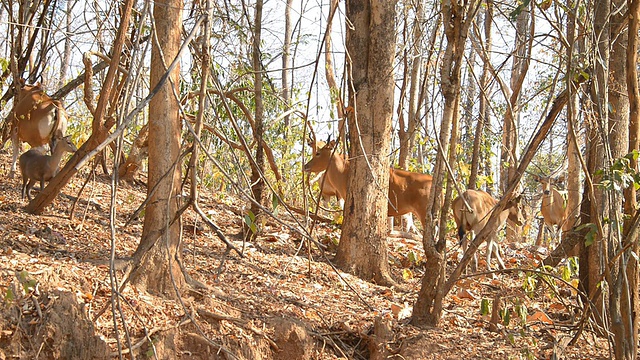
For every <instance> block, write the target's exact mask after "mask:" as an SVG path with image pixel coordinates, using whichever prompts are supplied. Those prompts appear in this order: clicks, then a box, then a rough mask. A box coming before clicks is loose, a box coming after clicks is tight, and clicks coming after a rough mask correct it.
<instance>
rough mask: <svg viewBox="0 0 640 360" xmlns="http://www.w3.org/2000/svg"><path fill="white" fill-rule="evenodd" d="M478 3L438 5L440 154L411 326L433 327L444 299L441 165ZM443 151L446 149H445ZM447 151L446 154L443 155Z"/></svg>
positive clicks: (452, 131) (450, 141)
mask: <svg viewBox="0 0 640 360" xmlns="http://www.w3.org/2000/svg"><path fill="white" fill-rule="evenodd" d="M479 4H480V1H471V2H470V3H469V4H467V6H466V7H465V6H464V5H463V4H461V3H458V2H453V1H443V2H442V19H443V26H444V29H445V30H444V31H445V36H446V38H447V45H446V48H445V53H444V56H443V61H442V68H441V69H440V79H441V84H442V95H443V97H444V109H443V114H442V121H441V125H440V126H441V128H440V134H439V137H440V144H441V145H442V151H438V155H437V157H436V164H435V171H434V174H433V180H434V181H433V185H432V187H431V194H430V196H429V201H428V202H427V219H426V221H425V223H426V225H425V232H424V236H423V240H422V244H423V247H424V251H425V257H426V263H427V264H426V268H425V273H424V275H423V277H422V285H421V288H420V292H419V293H418V299H417V301H416V303H415V305H414V307H413V317H412V320H411V322H412V323H413V324H414V325H431V326H436V325H437V324H438V323H439V322H440V318H441V316H442V299H443V297H444V295H445V294H444V291H443V290H444V283H445V282H446V278H445V272H444V268H445V241H444V239H445V237H444V235H445V234H444V231H443V232H442V233H440V234H438V233H437V231H436V227H439V228H440V229H445V228H446V227H443V226H442V224H443V223H444V222H445V221H446V218H447V217H448V211H449V208H448V207H447V201H450V200H449V199H447V201H445V202H444V203H445V204H444V205H445V206H443V190H445V189H443V185H444V184H445V179H446V184H447V187H449V188H448V189H446V192H447V194H450V191H451V188H450V186H451V183H450V177H449V176H448V174H447V172H446V169H445V162H446V161H447V160H448V159H450V158H451V157H452V156H453V154H451V150H452V149H455V145H456V138H454V137H453V136H457V135H456V129H457V122H458V119H459V116H460V115H459V108H460V84H461V69H462V60H463V59H462V57H463V54H464V47H465V44H466V39H467V35H468V33H469V27H470V26H471V23H472V21H473V19H474V17H475V15H476V12H477V11H478V8H479ZM445 149H446V150H445ZM444 151H449V153H443V152H444Z"/></svg>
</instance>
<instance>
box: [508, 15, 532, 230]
mask: <svg viewBox="0 0 640 360" xmlns="http://www.w3.org/2000/svg"><path fill="white" fill-rule="evenodd" d="M534 6H535V4H534V3H530V6H529V8H525V9H522V11H521V12H520V14H519V15H518V18H517V20H516V41H515V44H514V46H515V50H514V52H513V66H512V68H511V82H510V89H511V94H510V97H509V99H508V100H507V101H508V104H507V110H506V112H505V118H504V128H503V132H502V156H501V157H502V159H501V161H502V166H503V167H501V171H500V174H501V175H500V188H501V189H502V192H503V193H504V192H505V191H506V189H507V187H508V186H509V184H510V182H511V181H512V179H513V178H514V177H515V171H516V168H517V161H518V127H519V124H518V123H519V118H520V107H521V104H520V102H521V100H520V94H521V91H522V84H523V83H524V78H525V76H526V75H527V71H528V70H529V62H530V61H531V49H532V47H533V38H534V32H533V30H534V20H533V19H534V17H533V15H532V11H533V9H534ZM505 166H506V167H505ZM520 233H521V229H520V226H517V225H516V224H515V223H513V221H511V220H507V236H506V237H507V242H514V241H519V240H520V239H519V238H518V237H519V234H520Z"/></svg>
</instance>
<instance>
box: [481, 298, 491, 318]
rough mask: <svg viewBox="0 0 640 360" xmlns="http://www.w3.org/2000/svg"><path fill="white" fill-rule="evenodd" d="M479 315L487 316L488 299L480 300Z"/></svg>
mask: <svg viewBox="0 0 640 360" xmlns="http://www.w3.org/2000/svg"><path fill="white" fill-rule="evenodd" d="M480 314H481V315H489V299H482V301H481V302H480Z"/></svg>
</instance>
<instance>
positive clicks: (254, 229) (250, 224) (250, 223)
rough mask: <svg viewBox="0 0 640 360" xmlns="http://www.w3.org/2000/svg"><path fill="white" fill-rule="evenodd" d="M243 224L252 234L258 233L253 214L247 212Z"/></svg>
mask: <svg viewBox="0 0 640 360" xmlns="http://www.w3.org/2000/svg"><path fill="white" fill-rule="evenodd" d="M244 223H245V224H247V226H248V227H249V230H251V232H252V233H254V234H255V233H256V232H257V231H258V228H257V227H256V216H255V215H254V214H253V212H251V211H249V212H248V213H247V214H246V215H245V216H244Z"/></svg>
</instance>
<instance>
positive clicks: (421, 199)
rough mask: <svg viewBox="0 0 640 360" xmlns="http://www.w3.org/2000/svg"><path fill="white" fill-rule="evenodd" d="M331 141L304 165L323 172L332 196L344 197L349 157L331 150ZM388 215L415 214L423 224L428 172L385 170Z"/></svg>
mask: <svg viewBox="0 0 640 360" xmlns="http://www.w3.org/2000/svg"><path fill="white" fill-rule="evenodd" d="M335 146H336V143H335V141H330V142H329V143H327V144H326V145H325V146H323V147H322V148H319V149H318V150H317V151H316V153H315V155H314V156H313V158H312V159H311V160H309V162H307V163H306V164H305V165H304V170H305V171H307V172H320V171H326V172H325V174H324V178H325V180H324V182H325V184H328V185H329V186H330V187H331V189H335V192H336V195H335V196H336V197H338V198H339V199H344V198H345V197H346V196H347V174H348V170H349V160H348V159H345V158H344V156H343V155H342V154H340V153H338V152H336V151H334V149H335ZM389 172H390V174H389V193H388V196H389V208H388V212H389V216H398V215H404V214H408V213H412V214H414V215H416V216H417V217H418V218H419V219H420V221H421V222H422V223H423V225H424V221H425V219H426V215H427V199H428V197H429V191H431V183H432V181H433V178H432V177H431V175H426V174H420V173H414V172H409V171H404V170H399V169H391V168H390V169H389Z"/></svg>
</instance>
